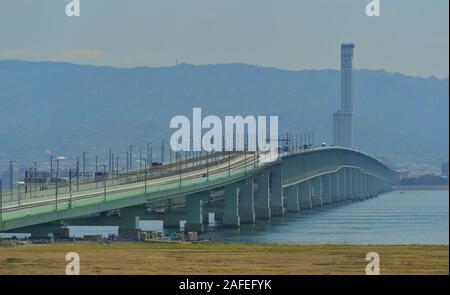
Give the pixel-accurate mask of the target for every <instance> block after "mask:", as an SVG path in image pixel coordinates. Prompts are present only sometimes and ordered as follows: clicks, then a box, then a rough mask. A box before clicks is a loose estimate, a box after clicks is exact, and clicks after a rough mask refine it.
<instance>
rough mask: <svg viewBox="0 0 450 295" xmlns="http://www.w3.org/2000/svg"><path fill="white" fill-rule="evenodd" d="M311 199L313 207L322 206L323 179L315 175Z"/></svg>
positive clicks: (312, 182) (312, 181)
mask: <svg viewBox="0 0 450 295" xmlns="http://www.w3.org/2000/svg"><path fill="white" fill-rule="evenodd" d="M311 201H312V206H313V207H322V204H323V200H322V179H321V177H315V178H313V179H312V180H311Z"/></svg>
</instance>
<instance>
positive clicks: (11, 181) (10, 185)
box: [9, 161, 15, 201]
mask: <svg viewBox="0 0 450 295" xmlns="http://www.w3.org/2000/svg"><path fill="white" fill-rule="evenodd" d="M14 162H15V161H9V190H10V194H11V201H12V200H13V185H14V184H13V182H14V167H13V163H14Z"/></svg>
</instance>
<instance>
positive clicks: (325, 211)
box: [204, 191, 449, 245]
mask: <svg viewBox="0 0 450 295" xmlns="http://www.w3.org/2000/svg"><path fill="white" fill-rule="evenodd" d="M448 211H449V192H448V191H404V192H403V193H401V192H400V191H393V192H389V193H385V194H382V195H380V196H379V197H377V198H375V199H371V200H367V201H364V202H355V203H345V204H342V205H335V206H333V207H324V208H320V209H313V210H311V211H302V212H301V213H300V214H288V215H287V216H285V217H282V218H274V219H273V220H271V221H270V222H266V223H258V224H256V226H255V227H252V226H249V227H242V228H241V229H239V230H224V229H217V230H211V231H209V232H208V233H207V234H205V235H204V237H205V238H209V237H210V238H212V239H214V240H222V241H225V242H230V243H231V242H232V243H251V242H256V243H269V242H272V243H273V242H277V243H302V244H322V243H337V244H447V245H448V240H449V228H448V225H449V217H448V216H449V215H448Z"/></svg>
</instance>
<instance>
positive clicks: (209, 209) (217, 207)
mask: <svg viewBox="0 0 450 295" xmlns="http://www.w3.org/2000/svg"><path fill="white" fill-rule="evenodd" d="M224 209H225V202H220V201H219V202H203V209H202V214H203V224H204V225H206V224H209V214H210V213H214V220H215V221H218V222H220V223H222V222H223V212H224Z"/></svg>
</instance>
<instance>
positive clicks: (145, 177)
mask: <svg viewBox="0 0 450 295" xmlns="http://www.w3.org/2000/svg"><path fill="white" fill-rule="evenodd" d="M144 169H145V175H144V192H145V193H147V159H144Z"/></svg>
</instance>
